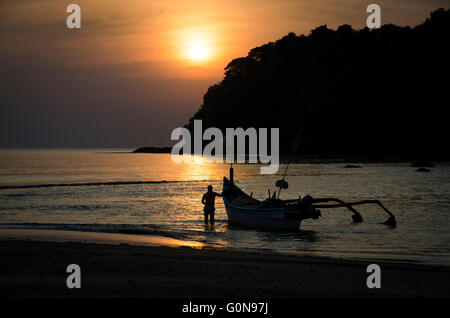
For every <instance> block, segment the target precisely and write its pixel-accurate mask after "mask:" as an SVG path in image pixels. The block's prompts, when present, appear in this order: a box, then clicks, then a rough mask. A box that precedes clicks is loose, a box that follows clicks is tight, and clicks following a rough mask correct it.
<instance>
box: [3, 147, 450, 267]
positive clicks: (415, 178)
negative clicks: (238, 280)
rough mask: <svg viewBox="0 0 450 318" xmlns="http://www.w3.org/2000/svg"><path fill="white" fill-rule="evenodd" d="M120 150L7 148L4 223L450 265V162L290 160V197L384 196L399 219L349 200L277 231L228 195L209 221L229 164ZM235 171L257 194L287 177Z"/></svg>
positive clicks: (255, 169) (252, 168) (250, 168)
mask: <svg viewBox="0 0 450 318" xmlns="http://www.w3.org/2000/svg"><path fill="white" fill-rule="evenodd" d="M121 151H129V150H47V151H43V150H21V151H18V150H4V151H0V227H1V228H34V229H61V230H80V231H92V232H112V233H132V234H142V235H163V236H168V237H173V238H177V239H182V240H193V241H198V242H201V243H204V244H210V245H214V246H220V247H229V248H238V249H252V250H261V251H264V250H270V251H271V252H282V253H295V254H302V255H318V256H319V255H320V256H331V257H339V258H377V259H380V258H382V259H389V260H402V261H408V262H424V263H431V264H446V265H450V244H449V242H450V231H449V230H450V213H449V211H450V195H449V186H450V166H449V164H439V165H438V167H436V168H433V169H432V172H431V173H418V172H415V169H414V168H411V166H410V163H395V164H393V163H391V164H361V166H362V168H360V169H345V168H343V167H344V165H345V164H342V163H334V164H293V165H291V166H290V167H289V171H288V176H287V180H288V182H289V189H288V190H285V191H283V192H282V197H283V198H289V197H290V198H296V197H298V195H302V196H303V195H306V194H310V195H311V196H313V197H331V196H332V197H339V198H341V199H344V200H349V201H356V200H362V199H371V198H378V199H380V200H381V201H382V202H383V204H385V205H386V206H387V207H388V208H389V209H390V210H391V211H392V212H393V213H394V214H395V216H396V217H397V221H398V226H397V227H396V228H395V229H392V228H389V227H387V226H384V225H380V224H379V223H380V222H383V221H384V220H385V219H386V214H385V213H384V212H383V211H382V210H381V209H380V208H378V207H377V206H362V207H360V208H359V209H358V210H359V211H360V212H361V214H362V215H363V217H364V218H365V220H364V222H363V223H361V224H353V223H352V221H351V217H350V213H349V212H348V211H346V210H345V209H333V210H328V211H326V210H323V211H322V215H323V217H322V218H321V219H319V220H307V221H305V222H303V223H302V225H301V227H300V229H299V230H298V231H294V232H283V233H279V232H267V231H257V230H249V229H245V228H241V227H238V226H232V225H229V224H228V222H227V217H226V213H225V210H224V206H223V202H222V201H221V200H218V202H217V207H216V223H215V225H214V227H211V226H205V225H204V224H203V221H202V219H203V214H202V204H201V202H200V199H201V196H202V194H203V193H204V192H205V189H206V186H207V185H208V184H212V185H213V186H214V188H215V190H216V191H218V192H220V191H221V180H222V178H223V176H224V175H228V168H229V167H228V165H221V164H207V163H199V164H179V165H178V164H174V163H172V161H171V159H170V155H167V154H130V153H121ZM283 167H284V166H283V165H281V167H280V171H279V174H281V173H282V171H284V170H283ZM235 175H236V176H235V178H236V179H237V180H239V185H240V187H241V188H242V189H244V190H245V191H247V192H253V193H254V196H255V197H257V198H260V199H264V198H265V197H266V196H267V189H268V188H270V189H271V190H272V191H273V190H274V189H275V186H274V184H275V181H276V180H277V179H279V178H280V175H271V176H262V175H260V173H259V166H257V165H235ZM160 181H166V182H160ZM79 183H82V184H83V185H78V186H73V185H74V184H79ZM49 184H57V185H58V186H51V187H49V186H47V185H49ZM17 186H33V187H17Z"/></svg>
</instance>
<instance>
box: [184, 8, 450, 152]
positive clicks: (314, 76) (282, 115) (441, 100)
mask: <svg viewBox="0 0 450 318" xmlns="http://www.w3.org/2000/svg"><path fill="white" fill-rule="evenodd" d="M449 31H450V10H444V9H439V10H436V11H434V12H432V13H431V15H430V17H429V18H427V19H426V20H425V22H424V23H422V24H420V25H417V26H415V27H413V28H411V27H409V26H406V27H400V26H396V25H392V24H389V25H383V26H382V27H381V28H380V29H376V30H369V29H368V28H364V29H362V30H354V29H352V27H351V26H349V25H342V26H340V27H339V28H338V29H337V30H331V29H329V28H327V26H320V27H317V28H316V29H314V30H312V31H311V33H310V34H309V35H307V36H305V35H300V36H298V35H296V34H294V33H289V34H288V35H286V36H285V37H283V38H282V39H280V40H277V41H275V42H270V43H267V44H265V45H262V46H260V47H256V48H253V49H251V50H250V52H249V53H248V55H247V56H246V57H240V58H236V59H234V60H232V61H231V62H230V63H229V64H228V65H227V66H226V68H225V75H224V78H223V80H222V81H220V82H219V83H217V84H214V85H212V86H210V87H209V89H208V90H207V92H206V94H205V95H204V97H203V104H202V105H201V106H200V108H199V109H198V111H197V112H196V113H195V115H194V116H193V117H192V118H191V119H190V120H189V123H188V124H187V125H186V127H188V128H190V129H192V127H193V120H194V119H202V120H203V127H204V129H206V128H207V127H211V126H213V127H218V128H221V129H223V131H224V129H225V128H226V127H243V128H247V127H256V128H258V127H279V128H280V145H281V152H282V153H285V154H286V153H290V152H291V148H292V144H293V139H294V138H295V136H296V134H297V132H298V131H299V130H300V129H303V133H302V136H301V140H300V142H299V148H298V149H299V153H300V154H304V155H319V156H332V155H333V156H336V155H337V156H352V155H402V156H403V155H407V156H414V157H439V156H442V155H448V154H449V147H447V136H448V135H449V125H448V124H447V121H448V120H447V115H446V108H447V106H448V98H447V96H448V95H447V94H448V92H447V90H448V74H449V60H448V57H449V56H450V52H449V46H448V40H449V35H450V32H449Z"/></svg>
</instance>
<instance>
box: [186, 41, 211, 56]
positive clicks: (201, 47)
mask: <svg viewBox="0 0 450 318" xmlns="http://www.w3.org/2000/svg"><path fill="white" fill-rule="evenodd" d="M188 53H189V58H190V59H191V60H195V61H204V60H206V59H207V58H208V56H209V49H208V47H207V46H206V45H205V43H203V42H202V41H195V42H192V43H191V45H190V47H189V52H188Z"/></svg>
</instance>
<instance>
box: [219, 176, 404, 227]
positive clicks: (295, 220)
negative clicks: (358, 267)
mask: <svg viewBox="0 0 450 318" xmlns="http://www.w3.org/2000/svg"><path fill="white" fill-rule="evenodd" d="M285 176H286V173H285ZM285 176H284V177H283V179H281V180H278V181H277V182H276V184H275V185H276V186H277V187H278V188H279V192H278V197H277V195H276V192H274V193H273V195H272V196H270V190H269V198H268V199H266V200H264V201H260V200H257V199H255V198H253V196H252V195H248V194H246V193H245V192H244V191H242V190H241V189H240V188H239V187H238V186H236V184H235V183H234V172H233V167H231V168H230V179H228V178H227V177H224V178H223V202H224V204H225V209H226V212H227V215H228V220H229V222H230V223H234V224H238V225H243V226H248V227H255V228H262V229H269V230H297V229H298V228H299V226H300V224H301V222H302V220H306V219H318V218H319V217H320V216H321V212H320V209H332V208H340V207H345V208H347V209H348V210H349V211H350V212H352V213H353V214H352V218H353V222H355V223H361V222H362V221H363V218H362V216H361V214H360V213H359V212H358V211H356V210H355V209H354V208H353V206H355V205H362V204H377V205H379V206H380V207H381V208H382V209H383V210H384V211H385V212H386V213H387V214H388V215H389V218H388V219H387V220H386V221H385V222H384V223H383V224H386V225H389V226H392V227H395V225H396V224H397V221H396V220H395V216H394V215H393V214H392V213H391V212H390V211H389V210H388V209H387V208H386V207H385V206H383V204H381V202H380V201H378V200H362V201H357V202H344V201H343V200H340V199H338V198H312V197H311V196H309V195H306V196H304V197H303V198H301V197H299V198H298V199H291V200H281V199H280V198H279V197H280V192H281V189H287V188H288V183H287V182H286V181H285Z"/></svg>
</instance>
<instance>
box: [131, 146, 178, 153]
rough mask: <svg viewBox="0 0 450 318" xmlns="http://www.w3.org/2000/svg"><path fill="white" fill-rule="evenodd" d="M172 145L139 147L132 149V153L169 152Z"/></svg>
mask: <svg viewBox="0 0 450 318" xmlns="http://www.w3.org/2000/svg"><path fill="white" fill-rule="evenodd" d="M171 151H172V147H141V148H138V149H136V150H134V151H133V153H170V152H171Z"/></svg>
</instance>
